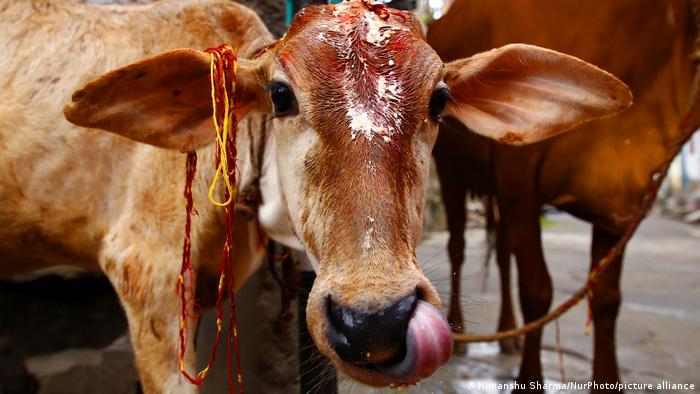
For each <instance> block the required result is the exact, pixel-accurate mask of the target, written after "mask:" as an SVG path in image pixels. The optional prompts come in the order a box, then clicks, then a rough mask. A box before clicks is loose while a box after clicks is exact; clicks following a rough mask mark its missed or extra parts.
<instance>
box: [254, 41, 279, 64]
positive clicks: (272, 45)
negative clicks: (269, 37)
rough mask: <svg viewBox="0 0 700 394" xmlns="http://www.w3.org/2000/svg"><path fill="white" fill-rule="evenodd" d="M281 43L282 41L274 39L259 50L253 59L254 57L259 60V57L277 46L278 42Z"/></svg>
mask: <svg viewBox="0 0 700 394" xmlns="http://www.w3.org/2000/svg"><path fill="white" fill-rule="evenodd" d="M279 43H280V40H277V41H272V42H271V43H269V44H267V45H266V46H265V47H264V48H263V49H261V50H259V51H258V53H256V54H255V55H253V59H252V60H257V59H258V58H260V57H261V56H262V55H264V54H266V53H267V52H268V51H270V50H271V49H274V48H275V47H276V46H277V44H279Z"/></svg>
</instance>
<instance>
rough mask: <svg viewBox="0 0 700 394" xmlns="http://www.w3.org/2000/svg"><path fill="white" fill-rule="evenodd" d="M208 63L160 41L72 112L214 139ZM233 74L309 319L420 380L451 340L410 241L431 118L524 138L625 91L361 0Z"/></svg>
mask: <svg viewBox="0 0 700 394" xmlns="http://www.w3.org/2000/svg"><path fill="white" fill-rule="evenodd" d="M208 76H209V56H208V55H207V54H205V53H202V52H198V51H194V50H176V51H172V52H168V53H165V54H162V55H159V56H156V57H154V58H150V59H146V60H144V61H142V62H139V63H137V64H134V65H131V66H128V67H125V68H124V69H121V70H117V71H114V72H112V73H110V74H107V75H106V76H104V77H102V78H100V79H98V80H96V81H94V82H91V83H90V84H88V85H87V86H86V87H84V88H83V89H81V90H80V91H78V92H77V93H76V94H75V95H74V97H73V102H72V103H71V104H69V105H68V106H67V108H66V116H67V118H68V119H69V120H70V121H72V122H74V123H76V124H78V125H81V126H86V127H97V128H102V129H105V130H109V131H112V132H116V133H118V134H121V135H124V136H127V137H129V138H132V139H134V140H137V141H142V142H146V143H150V144H153V145H158V146H163V147H168V148H174V149H180V150H192V149H196V148H198V147H201V146H204V145H207V144H210V143H212V141H213V139H214V132H213V128H212V124H211V120H210V119H209V117H210V115H211V109H210V107H209V106H210V105H211V104H210V103H211V97H210V95H209V81H208ZM237 81H238V83H237V89H236V92H237V95H238V100H239V101H240V102H241V108H240V109H239V110H238V111H237V116H238V117H239V118H242V117H244V116H245V115H246V114H247V113H250V112H255V111H257V112H266V113H268V114H271V115H273V116H274V119H273V120H272V121H271V122H270V130H269V131H270V133H271V137H272V139H273V147H274V149H270V150H266V154H267V155H274V156H272V157H268V158H267V159H268V161H269V162H271V163H272V167H274V168H273V170H274V171H276V174H277V176H278V177H277V181H276V182H267V184H266V186H265V187H264V189H263V199H264V200H266V201H279V204H278V209H277V210H276V211H275V210H274V209H273V210H272V212H277V213H278V215H277V216H280V217H281V220H275V219H274V218H270V217H269V215H263V217H261V222H262V223H263V225H264V226H265V227H266V229H267V230H268V231H269V232H271V233H272V234H273V235H276V236H277V237H278V238H279V239H283V240H289V239H295V240H298V242H299V243H300V244H302V245H303V246H304V247H305V249H306V250H307V251H308V252H309V254H310V255H311V256H312V258H313V259H314V260H315V262H316V263H317V268H318V277H317V280H316V283H315V284H314V287H313V290H312V292H311V294H310V297H309V304H308V307H307V316H308V319H307V324H308V326H309V330H310V332H311V334H312V336H313V338H314V341H315V342H316V345H317V346H318V347H319V349H320V350H321V352H322V353H324V354H325V355H327V356H328V357H330V358H331V359H332V360H333V361H334V363H335V364H336V365H337V366H338V367H339V368H340V369H342V370H343V371H345V372H346V373H348V374H349V375H350V376H352V377H354V378H356V379H358V380H361V381H363V382H365V383H369V384H373V385H388V384H392V383H394V384H410V383H414V382H416V381H417V380H419V379H422V378H424V377H427V376H429V375H430V374H432V373H433V372H434V371H435V369H437V368H438V367H439V366H440V365H442V364H443V363H444V362H445V361H446V360H447V359H448V357H449V354H450V352H451V346H452V345H451V334H450V329H449V327H448V325H447V323H446V321H445V319H444V318H443V317H442V315H441V314H440V312H439V311H438V309H439V307H440V300H439V297H438V295H437V293H436V292H435V289H434V288H433V286H432V285H431V284H430V282H429V281H428V280H427V279H426V277H425V276H424V275H423V274H422V273H421V271H420V268H419V266H418V262H417V260H416V256H415V248H416V245H417V243H418V241H419V239H420V230H421V219H422V209H423V198H424V194H425V188H426V178H427V176H428V162H429V154H430V150H431V148H432V146H433V143H434V141H435V138H436V133H437V123H438V122H439V121H440V119H441V118H442V117H443V116H453V117H455V118H456V119H458V120H460V121H462V122H463V123H464V124H465V125H466V126H468V127H469V128H470V129H472V130H473V131H474V132H477V133H480V134H483V135H486V136H489V137H492V138H495V139H498V140H500V141H503V142H506V143H512V144H522V143H528V142H533V141H537V140H539V139H542V138H545V137H548V136H551V135H554V134H556V133H559V132H562V131H564V130H567V129H569V128H571V127H573V126H575V125H577V124H579V123H581V122H583V121H585V120H587V119H592V118H595V117H599V116H603V115H607V114H611V113H615V112H617V111H620V110H622V109H623V108H625V107H626V106H628V105H629V103H630V94H629V91H628V90H627V88H626V87H625V86H624V85H623V84H622V83H621V82H619V81H618V80H617V79H615V78H614V77H612V76H610V75H609V74H607V73H605V72H603V71H601V70H599V69H597V68H595V67H593V66H590V65H588V64H586V63H584V62H582V61H580V60H578V59H575V58H572V57H570V56H566V55H562V54H559V53H556V52H553V51H549V50H545V49H541V48H537V47H532V46H526V45H511V46H506V47H503V48H500V49H497V50H493V51H490V52H487V53H484V54H479V55H476V56H474V57H472V58H469V59H463V60H459V61H456V62H453V63H450V64H447V65H443V63H442V62H441V61H440V59H439V58H438V56H437V55H436V54H435V53H434V52H433V50H432V49H431V48H430V47H429V46H428V45H427V44H426V43H425V41H424V39H423V36H422V33H421V28H420V26H419V24H418V23H417V21H416V20H415V18H414V17H413V16H412V15H411V14H407V13H399V12H398V11H392V10H388V9H386V8H383V7H380V6H374V5H371V4H367V3H366V2H364V1H349V2H344V3H341V4H339V5H336V6H316V7H309V8H307V9H306V10H304V11H303V12H302V13H301V14H299V15H298V16H297V17H296V18H295V20H294V22H293V23H292V26H291V27H290V30H289V32H288V33H287V35H286V36H285V37H284V38H283V39H282V40H280V42H279V43H277V44H276V45H275V46H273V47H272V48H270V49H269V50H268V51H266V52H265V53H263V54H262V55H261V56H260V57H259V58H258V59H256V60H254V61H246V60H241V62H240V65H239V72H238V75H237ZM175 91H177V92H178V94H177V99H173V97H172V96H173V92H175ZM177 170H178V171H179V170H180V169H177ZM270 171H272V170H270ZM266 212H269V210H268V211H266ZM272 216H275V215H274V214H272ZM277 219H280V218H279V217H278V218H277ZM280 222H282V225H281V226H280ZM285 233H287V234H285Z"/></svg>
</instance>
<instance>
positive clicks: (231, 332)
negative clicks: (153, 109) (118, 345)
mask: <svg viewBox="0 0 700 394" xmlns="http://www.w3.org/2000/svg"><path fill="white" fill-rule="evenodd" d="M206 51H207V52H209V54H210V59H211V65H210V81H211V98H212V119H213V121H214V129H215V130H216V145H217V147H216V148H217V149H216V158H215V168H216V173H215V175H214V180H213V181H212V184H211V186H210V187H209V200H210V201H211V202H212V204H214V205H215V206H220V207H224V210H225V216H226V239H225V242H224V248H223V253H222V256H221V263H220V271H219V282H218V286H217V300H216V311H217V313H216V337H215V339H214V344H213V345H212V350H211V355H210V356H209V360H208V361H207V364H206V366H205V367H204V368H203V369H202V370H201V371H199V372H198V373H197V374H196V375H195V376H194V377H193V376H191V375H190V374H189V373H188V372H187V371H186V370H185V349H186V345H187V343H188V337H189V330H188V328H189V327H188V321H189V318H190V317H191V316H192V314H191V313H190V308H189V307H188V305H193V307H194V297H195V292H194V284H195V278H194V275H193V273H192V259H191V239H190V232H191V223H192V220H191V216H192V211H193V206H194V204H193V201H192V182H193V180H194V176H195V169H196V163H197V153H196V152H189V153H187V173H186V178H185V192H184V195H185V202H186V204H185V207H186V221H185V238H184V243H183V252H182V267H181V269H180V275H179V277H178V292H179V294H180V301H181V311H180V312H181V313H180V326H179V339H180V341H179V346H180V351H179V365H180V372H181V373H182V375H183V376H184V377H185V378H186V379H187V380H188V381H189V382H190V383H192V384H194V385H197V386H199V385H201V384H202V383H204V379H205V378H206V376H207V375H208V374H209V371H210V368H211V366H212V365H213V364H214V362H215V361H216V350H217V347H218V345H219V342H220V340H221V331H222V329H223V318H224V308H223V302H224V298H225V297H226V296H227V297H228V301H229V313H230V319H229V322H228V335H227V338H228V339H227V344H226V350H227V356H228V357H227V359H228V360H227V365H228V371H229V374H228V379H229V392H231V393H233V392H234V387H235V384H234V376H233V365H232V364H231V362H232V361H231V354H232V353H234V354H235V357H236V376H235V381H237V382H238V388H239V392H240V393H241V394H242V393H243V376H242V374H241V363H240V357H239V348H238V347H239V343H238V326H237V323H236V313H235V291H234V287H233V286H234V278H233V266H232V264H231V261H230V257H231V247H232V246H233V224H234V215H235V199H234V195H235V194H236V190H235V189H234V185H235V184H236V168H235V166H236V155H237V152H236V135H237V132H238V121H237V119H236V117H235V114H234V109H236V103H235V101H234V92H235V90H236V71H237V64H238V59H237V57H236V53H235V51H234V50H233V49H231V48H230V47H228V46H226V45H221V46H219V47H217V48H209V49H207V50H206ZM227 71H228V72H229V75H230V83H227V81H226V74H227ZM219 178H223V180H224V185H225V189H224V199H225V200H224V201H223V202H220V201H218V200H217V199H216V198H215V197H214V192H215V190H216V186H217V184H218V183H219ZM186 276H187V279H188V280H189V286H186V284H185V282H186Z"/></svg>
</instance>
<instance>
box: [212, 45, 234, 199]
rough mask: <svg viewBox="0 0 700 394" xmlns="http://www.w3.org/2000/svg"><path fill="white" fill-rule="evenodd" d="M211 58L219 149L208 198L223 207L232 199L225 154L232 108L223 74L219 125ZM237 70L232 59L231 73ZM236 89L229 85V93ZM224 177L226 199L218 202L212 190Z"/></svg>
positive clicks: (213, 62)
mask: <svg viewBox="0 0 700 394" xmlns="http://www.w3.org/2000/svg"><path fill="white" fill-rule="evenodd" d="M209 56H210V58H211V62H210V63H211V64H210V69H209V73H210V80H211V101H212V106H213V108H214V111H213V112H214V113H213V115H212V118H213V119H214V129H216V144H217V146H218V149H219V167H217V169H216V173H215V174H214V180H213V181H212V183H211V186H210V187H209V200H210V201H211V203H212V204H214V205H216V206H219V207H225V206H226V205H228V204H230V203H231V201H232V200H233V194H234V191H233V185H231V181H230V180H229V177H228V174H229V171H228V166H229V163H228V158H227V155H226V141H228V136H229V134H231V127H232V125H233V122H232V118H233V110H232V108H231V105H230V103H229V99H228V92H227V91H226V86H225V84H226V77H225V76H223V79H224V89H223V91H224V124H223V125H222V126H223V127H221V126H220V125H219V122H218V120H217V114H216V90H215V88H216V86H215V83H216V82H215V79H214V64H215V62H216V58H215V56H214V54H213V53H210V54H209ZM237 71H238V61H237V60H234V61H233V74H234V75H235V74H236V72H237ZM235 91H236V84H235V83H232V86H231V94H233V93H235ZM235 164H236V163H232V165H235ZM220 176H221V177H223V178H224V183H225V184H226V189H227V190H228V199H227V200H226V201H224V202H219V201H218V200H217V199H216V198H215V197H214V190H215V189H216V184H217V183H218V182H219V177H220Z"/></svg>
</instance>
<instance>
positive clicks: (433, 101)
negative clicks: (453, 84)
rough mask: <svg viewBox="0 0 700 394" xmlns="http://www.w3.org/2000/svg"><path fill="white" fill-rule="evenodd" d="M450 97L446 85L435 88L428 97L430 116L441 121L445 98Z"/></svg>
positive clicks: (449, 98) (448, 98)
mask: <svg viewBox="0 0 700 394" xmlns="http://www.w3.org/2000/svg"><path fill="white" fill-rule="evenodd" d="M451 99H452V95H451V94H450V90H449V89H447V88H446V87H441V88H438V89H437V90H435V91H434V92H433V95H432V97H430V104H428V113H429V114H430V118H431V119H433V120H434V121H436V122H439V121H441V120H442V112H443V111H444V110H445V104H447V100H451Z"/></svg>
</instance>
